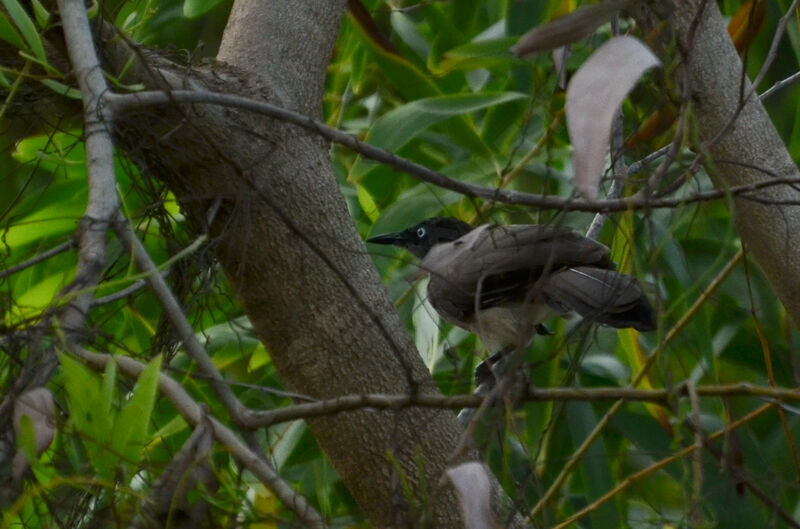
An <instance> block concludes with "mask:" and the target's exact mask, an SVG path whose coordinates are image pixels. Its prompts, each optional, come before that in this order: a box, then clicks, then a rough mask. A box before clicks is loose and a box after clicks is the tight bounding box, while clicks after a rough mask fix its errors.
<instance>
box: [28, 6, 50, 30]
mask: <svg viewBox="0 0 800 529" xmlns="http://www.w3.org/2000/svg"><path fill="white" fill-rule="evenodd" d="M31 4H33V16H34V17H35V18H36V24H38V25H39V27H40V28H42V29H44V28H46V27H47V24H48V22H50V11H48V10H47V8H46V7H44V6H43V5H42V3H41V2H40V1H39V0H33V1H32V2H31Z"/></svg>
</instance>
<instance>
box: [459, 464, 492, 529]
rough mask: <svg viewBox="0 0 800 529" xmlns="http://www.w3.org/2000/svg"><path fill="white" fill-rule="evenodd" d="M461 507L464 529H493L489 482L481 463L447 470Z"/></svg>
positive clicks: (461, 465)
mask: <svg viewBox="0 0 800 529" xmlns="http://www.w3.org/2000/svg"><path fill="white" fill-rule="evenodd" d="M447 477H448V478H450V481H451V482H452V483H453V487H455V489H456V495H457V496H458V504H459V506H460V507H461V517H462V519H463V520H464V527H466V529H494V527H495V526H496V524H495V522H494V515H493V514H492V508H491V502H490V498H491V494H492V490H491V481H490V480H489V472H488V470H486V466H485V465H484V464H483V463H478V462H477V461H472V462H469V463H462V464H460V465H458V466H455V467H451V468H448V469H447Z"/></svg>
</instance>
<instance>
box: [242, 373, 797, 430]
mask: <svg viewBox="0 0 800 529" xmlns="http://www.w3.org/2000/svg"><path fill="white" fill-rule="evenodd" d="M695 394H696V395H697V396H698V398H718V397H757V398H761V399H774V400H775V402H798V401H800V388H777V387H769V386H755V385H752V384H749V383H744V382H742V383H737V384H721V385H709V386H696V387H695ZM687 395H689V388H688V384H687V383H682V384H677V385H676V386H675V387H673V388H671V389H638V388H635V387H630V386H628V387H624V388H615V387H595V388H528V389H527V390H526V391H525V393H523V394H521V395H519V396H518V398H519V400H520V401H525V402H564V401H589V402H599V401H605V400H621V401H625V402H653V403H656V404H663V405H666V404H668V403H669V402H671V401H672V400H674V399H675V398H678V397H682V396H687ZM496 397H497V395H493V396H491V397H489V396H486V397H483V396H480V395H451V396H445V395H436V394H401V395H390V394H381V393H372V394H363V395H344V396H341V397H336V398H333V399H327V400H319V401H315V402H307V403H303V404H295V405H292V406H287V407H285V408H277V409H271V410H263V411H253V412H252V413H250V414H249V415H248V417H247V423H246V424H245V426H247V427H249V428H265V427H268V426H272V425H274V424H279V423H283V422H288V421H294V420H297V419H310V418H314V417H320V416H325V415H333V414H336V413H342V412H348V411H357V410H363V409H365V408H372V409H376V410H399V409H403V408H414V407H416V408H446V409H461V408H477V407H479V406H481V405H483V404H484V403H486V402H487V401H491V400H493V399H495V398H496Z"/></svg>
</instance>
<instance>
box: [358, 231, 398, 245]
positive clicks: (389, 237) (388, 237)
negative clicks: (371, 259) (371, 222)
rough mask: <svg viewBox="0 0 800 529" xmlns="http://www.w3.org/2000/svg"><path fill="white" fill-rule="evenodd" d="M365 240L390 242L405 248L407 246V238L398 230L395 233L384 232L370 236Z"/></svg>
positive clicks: (382, 242)
mask: <svg viewBox="0 0 800 529" xmlns="http://www.w3.org/2000/svg"><path fill="white" fill-rule="evenodd" d="M367 242H371V243H372V244H392V245H394V246H400V247H401V248H405V247H406V246H407V243H408V240H407V237H406V236H405V234H404V233H403V232H402V231H398V232H395V233H384V234H383V235H376V236H375V237H370V238H369V239H367Z"/></svg>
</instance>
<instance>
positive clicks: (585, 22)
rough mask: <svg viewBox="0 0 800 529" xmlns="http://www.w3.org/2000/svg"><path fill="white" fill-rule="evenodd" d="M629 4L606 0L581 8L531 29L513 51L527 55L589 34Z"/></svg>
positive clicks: (562, 44) (624, 1) (565, 43)
mask: <svg viewBox="0 0 800 529" xmlns="http://www.w3.org/2000/svg"><path fill="white" fill-rule="evenodd" d="M629 3H630V0H606V1H605V2H602V3H600V4H595V5H589V6H584V7H580V8H578V9H576V10H575V11H573V12H572V13H570V14H568V15H564V16H563V17H560V18H557V19H555V20H552V21H550V22H548V23H547V24H542V25H541V26H536V27H535V28H533V29H531V30H530V31H528V32H527V33H525V34H524V35H523V36H522V37H520V39H519V40H518V41H517V43H516V44H515V45H514V46H512V47H511V53H513V54H514V55H516V56H517V57H524V56H526V55H531V54H533V53H538V52H542V51H547V50H552V49H554V48H558V47H559V46H565V45H567V44H569V43H570V42H575V41H576V40H579V39H582V38H584V37H587V36H589V35H591V34H592V33H593V32H594V30H595V29H597V28H598V27H599V26H601V25H603V24H605V23H606V22H609V21H610V20H611V19H612V18H614V15H616V14H617V13H618V12H619V11H620V10H621V9H624V8H625V7H626V6H627V5H628V4H629Z"/></svg>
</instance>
